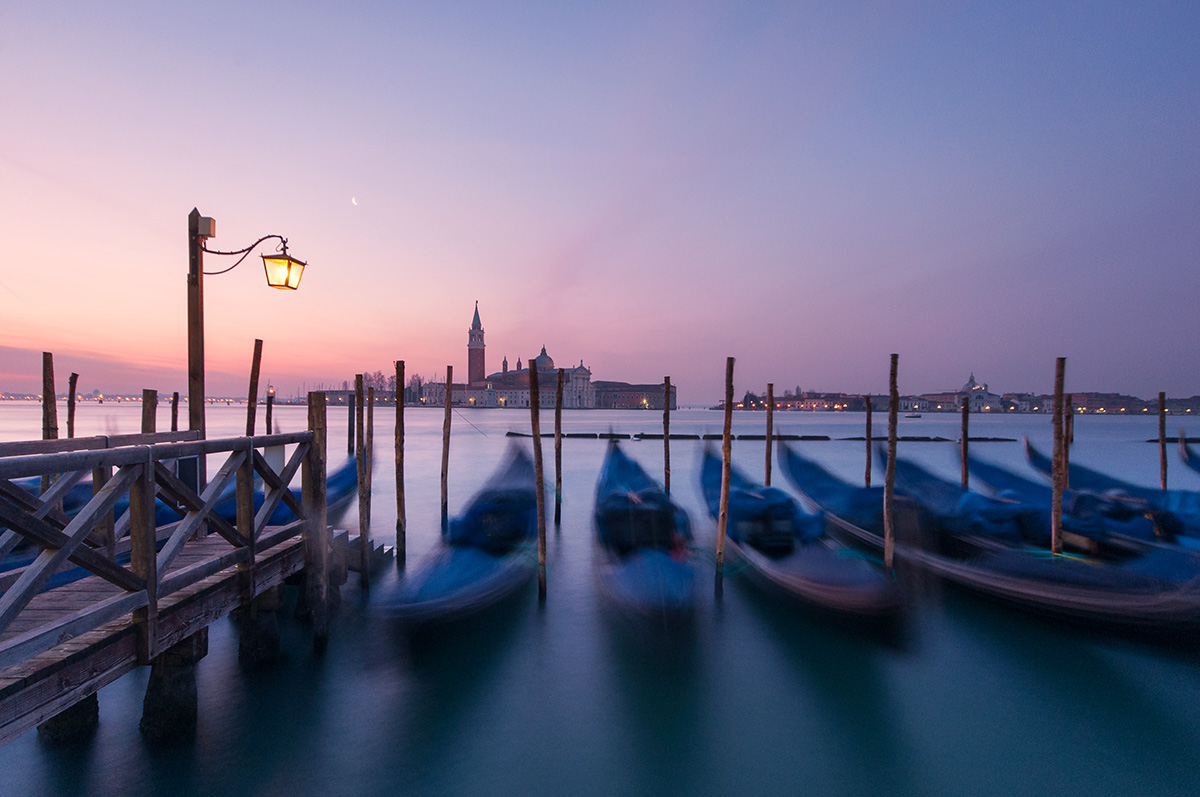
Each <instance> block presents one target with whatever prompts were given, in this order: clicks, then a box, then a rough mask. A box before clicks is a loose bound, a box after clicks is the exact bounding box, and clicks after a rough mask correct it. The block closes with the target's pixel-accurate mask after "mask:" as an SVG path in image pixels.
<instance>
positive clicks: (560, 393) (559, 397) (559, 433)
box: [554, 368, 567, 530]
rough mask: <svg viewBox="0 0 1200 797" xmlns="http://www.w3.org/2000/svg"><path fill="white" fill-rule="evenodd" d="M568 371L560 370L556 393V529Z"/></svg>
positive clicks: (560, 510) (560, 497)
mask: <svg viewBox="0 0 1200 797" xmlns="http://www.w3.org/2000/svg"><path fill="white" fill-rule="evenodd" d="M566 373H567V372H566V371H565V370H563V369H562V368H559V369H558V387H557V388H555V391H554V528H555V530H557V529H558V526H559V524H560V523H562V403H563V380H564V379H565V378H566Z"/></svg>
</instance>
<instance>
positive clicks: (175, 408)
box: [171, 390, 179, 432]
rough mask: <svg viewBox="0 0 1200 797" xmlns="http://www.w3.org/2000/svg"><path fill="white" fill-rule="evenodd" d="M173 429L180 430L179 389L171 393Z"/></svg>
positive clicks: (173, 430)
mask: <svg viewBox="0 0 1200 797" xmlns="http://www.w3.org/2000/svg"><path fill="white" fill-rule="evenodd" d="M171 431H172V432H178V431H179V391H178V390H176V391H175V392H174V393H172V394H171Z"/></svg>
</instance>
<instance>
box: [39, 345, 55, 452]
mask: <svg viewBox="0 0 1200 797" xmlns="http://www.w3.org/2000/svg"><path fill="white" fill-rule="evenodd" d="M42 439H43V440H57V439H58V403H57V399H55V396H54V355H53V354H51V353H50V352H48V351H44V352H42Z"/></svg>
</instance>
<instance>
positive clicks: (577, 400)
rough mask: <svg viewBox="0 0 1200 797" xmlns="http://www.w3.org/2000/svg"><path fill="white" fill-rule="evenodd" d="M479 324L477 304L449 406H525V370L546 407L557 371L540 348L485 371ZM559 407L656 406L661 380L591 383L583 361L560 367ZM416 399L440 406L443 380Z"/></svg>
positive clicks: (552, 399) (553, 395) (660, 398)
mask: <svg viewBox="0 0 1200 797" xmlns="http://www.w3.org/2000/svg"><path fill="white" fill-rule="evenodd" d="M485 351H486V347H485V344H484V336H483V324H482V322H481V321H480V319H479V303H478V302H476V303H475V316H474V318H472V319H471V326H470V328H469V329H468V330H467V381H466V382H461V383H460V382H456V383H454V385H452V386H451V394H450V399H451V404H456V405H460V406H469V407H528V406H529V387H530V371H531V370H534V371H537V375H538V406H539V407H546V408H550V409H552V408H553V407H554V405H555V401H556V397H557V391H558V371H559V369H558V368H557V367H556V366H555V365H554V359H553V358H552V357H551V356H550V355H549V354H547V353H546V347H545V346H542V351H541V353H540V354H538V355H537V356H536V357H534V358H533V360H532V361H530V363H529V366H528V367H522V366H521V359H520V358H519V357H518V358H517V367H516V368H513V369H509V367H508V356H507V355H506V356H505V357H504V358H503V360H502V364H501V367H500V370H499V371H496V372H494V373H491V374H488V373H487V358H486V354H485ZM562 371H563V403H562V405H563V408H564V409H592V408H595V407H605V408H622V409H626V408H638V407H642V408H647V409H662V406H663V393H664V386H663V384H657V385H631V384H628V383H626V382H596V383H593V382H592V371H591V369H590V368H588V367H587V366H586V365H584V364H583V360H580V361H579V364H578V365H572V366H570V367H567V368H563V369H562ZM420 400H421V403H423V404H434V405H438V404H444V403H445V401H446V384H445V382H429V383H426V384H425V385H424V386H423V388H422V390H421V398H420ZM671 407H672V409H674V407H675V386H674V385H672V386H671Z"/></svg>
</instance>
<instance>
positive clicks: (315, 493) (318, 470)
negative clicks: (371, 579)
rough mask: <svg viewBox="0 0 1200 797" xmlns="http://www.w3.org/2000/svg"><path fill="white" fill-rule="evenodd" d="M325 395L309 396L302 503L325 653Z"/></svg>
mask: <svg viewBox="0 0 1200 797" xmlns="http://www.w3.org/2000/svg"><path fill="white" fill-rule="evenodd" d="M325 422H326V417H325V394H324V393H323V392H316V393H309V394H308V429H309V431H310V432H312V436H313V439H312V448H311V449H310V450H309V452H308V456H307V457H305V458H304V462H303V463H302V465H301V474H302V475H301V500H302V501H303V503H304V512H305V514H306V515H307V516H308V529H307V531H306V535H307V538H306V541H307V549H306V552H305V560H306V563H307V568H308V577H307V579H306V582H305V583H306V585H307V590H308V605H309V607H310V608H311V610H312V622H313V647H314V648H315V649H316V650H317V651H323V650H324V649H325V647H326V645H327V644H328V643H329V527H328V526H327V525H326V516H327V506H326V493H325V479H326V476H325V463H326V450H327V449H326V444H327V442H328V437H327V433H326V432H327V430H326V425H325Z"/></svg>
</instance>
